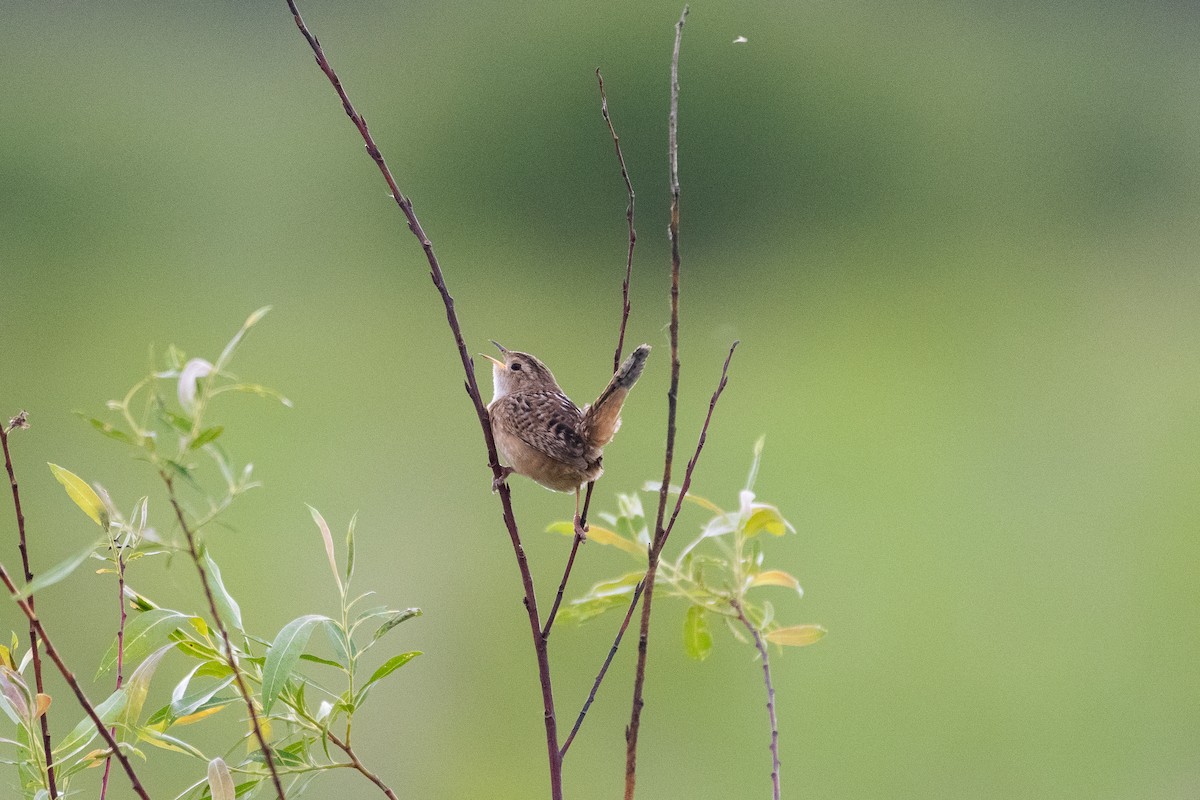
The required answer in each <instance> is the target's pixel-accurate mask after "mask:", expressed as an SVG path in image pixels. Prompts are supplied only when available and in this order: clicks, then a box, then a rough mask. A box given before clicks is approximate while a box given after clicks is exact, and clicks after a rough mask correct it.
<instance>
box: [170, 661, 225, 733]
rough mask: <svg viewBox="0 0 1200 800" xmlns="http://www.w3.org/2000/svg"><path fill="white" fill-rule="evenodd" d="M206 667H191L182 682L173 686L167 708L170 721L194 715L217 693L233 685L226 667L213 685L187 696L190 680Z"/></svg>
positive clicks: (204, 665) (200, 665)
mask: <svg viewBox="0 0 1200 800" xmlns="http://www.w3.org/2000/svg"><path fill="white" fill-rule="evenodd" d="M206 667H207V664H199V665H197V666H195V667H193V668H192V671H191V672H189V673H188V674H187V675H186V676H184V678H183V680H181V681H180V682H179V683H177V684H175V689H174V690H173V691H172V692H171V705H170V706H169V708H170V712H171V719H172V720H174V719H177V718H179V717H186V716H187V715H188V714H193V713H195V712H196V711H198V710H199V709H200V707H201V706H203V705H204V704H205V703H207V702H208V701H209V700H211V699H212V698H213V696H214V695H216V693H217V692H219V691H221V690H222V689H224V688H225V687H226V686H228V685H229V684H231V683H233V674H232V673H231V672H229V668H228V666H226V668H225V670H224V672H225V673H226V674H224V675H223V676H221V677H220V678H219V679H218V680H217V682H216V683H215V684H213V685H212V686H209V687H206V688H204V689H199V690H197V691H194V692H192V693H191V694H188V691H187V690H188V687H189V686H190V685H191V681H192V678H194V677H196V674H197V673H199V672H200V671H201V670H205V668H206ZM206 671H207V670H206Z"/></svg>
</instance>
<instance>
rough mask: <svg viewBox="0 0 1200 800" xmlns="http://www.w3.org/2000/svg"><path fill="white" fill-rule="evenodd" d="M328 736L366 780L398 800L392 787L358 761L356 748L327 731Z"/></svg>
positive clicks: (392, 798)
mask: <svg viewBox="0 0 1200 800" xmlns="http://www.w3.org/2000/svg"><path fill="white" fill-rule="evenodd" d="M326 735H327V736H328V737H329V741H331V742H333V743H334V744H335V745H336V746H337V747H338V749H339V750H341V751H342V752H343V753H345V754H346V758H348V759H350V765H351V766H352V767H354V769H356V770H358V771H359V772H360V773H361V774H362V776H363V777H364V778H366V779H367V780H369V781H370V782H371V783H373V784H375V785H376V786H378V787H379V791H381V792H383V793H384V794H385V795H387V796H388V797H389V798H391V800H398V798H397V797H396V793H395V792H394V791H392V787H390V786H388V785H387V784H386V783H384V782H383V780H382V779H380V777H379V776H378V775H376V774H375V773H374V772H371V770H369V769H367V768H366V766H365V765H364V764H363V763H362V762H361V761H359V760H358V755H357V754H356V753H355V752H354V748H352V747H351V746H350V743H349V742H348V741H342V740H341V739H339V738H338V737H337V735H336V734H335V733H334V732H333V731H327V732H326Z"/></svg>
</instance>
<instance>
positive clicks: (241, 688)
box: [160, 472, 287, 800]
mask: <svg viewBox="0 0 1200 800" xmlns="http://www.w3.org/2000/svg"><path fill="white" fill-rule="evenodd" d="M160 475H161V477H162V479H163V482H164V483H165V484H166V487H167V499H169V500H170V501H171V507H172V508H173V509H175V518H176V519H177V520H178V521H179V527H180V528H181V529H182V530H183V536H184V538H185V539H186V540H187V546H188V555H189V556H191V559H192V564H193V565H195V567H196V572H197V573H198V574H199V576H200V585H201V587H202V588H203V589H204V598H205V600H207V601H208V611H209V614H210V615H211V616H212V620H213V624H215V625H216V626H217V631H218V632H219V633H220V634H221V641H222V642H223V643H224V645H225V663H226V664H228V665H229V669H230V671H231V672H232V673H233V680H234V682H235V683H236V684H237V689H238V694H240V695H241V696H242V700H244V701H245V703H246V711H247V712H248V713H249V715H250V726H251V728H252V729H253V732H254V738H255V739H257V740H258V744H259V747H261V748H262V753H263V761H264V762H265V763H266V765H267V771H268V772H269V773H270V775H271V782H272V783H274V784H275V793H276V795H278V797H279V800H287V797H286V795H285V793H284V791H283V783H282V781H280V779H279V772H278V771H277V770H276V769H275V758H274V756H272V754H271V746H270V745H268V744H267V739H266V736H264V735H263V731H262V723H261V722H260V720H259V718H258V712H257V711H256V710H255V708H254V697H253V695H252V694H251V693H250V689H249V687H247V686H246V680H245V678H244V677H243V676H242V670H241V667H239V666H238V663H237V658H236V657H235V656H234V654H233V642H232V640H231V639H230V638H229V628H228V627H227V626H226V625H225V621H224V620H223V619H222V618H221V612H220V611H218V610H217V599H216V597H214V596H213V591H212V586H211V585H210V584H209V578H208V570H206V569H205V568H204V562H203V561H202V560H201V558H200V549H199V548H198V547H197V545H196V535H195V533H194V532H193V531H192V527H191V525H189V524H188V521H187V517H186V516H185V515H184V513H183V507H182V506H181V505H179V498H178V497H176V495H175V482H174V479H173V478H172V477H171V476H170V475H168V474H167V473H166V472H162V473H160Z"/></svg>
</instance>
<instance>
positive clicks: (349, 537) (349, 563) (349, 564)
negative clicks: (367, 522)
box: [346, 511, 358, 586]
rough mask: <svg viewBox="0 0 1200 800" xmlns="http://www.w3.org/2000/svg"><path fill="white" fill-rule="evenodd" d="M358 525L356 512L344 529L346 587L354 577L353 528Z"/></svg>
mask: <svg viewBox="0 0 1200 800" xmlns="http://www.w3.org/2000/svg"><path fill="white" fill-rule="evenodd" d="M357 524H358V512H357V511H355V512H354V516H352V517H351V518H350V526H349V527H348V528H347V529H346V585H347V586H349V585H350V579H351V578H352V577H354V526H355V525H357Z"/></svg>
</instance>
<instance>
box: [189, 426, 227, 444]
mask: <svg viewBox="0 0 1200 800" xmlns="http://www.w3.org/2000/svg"><path fill="white" fill-rule="evenodd" d="M224 432H225V426H224V425H214V426H212V427H211V428H205V429H204V430H202V431H200V433H199V434H198V435H197V436H196V438H195V439H193V440H192V443H191V444H190V445H188V447H189V448H190V449H192V450H199V449H200V448H201V447H203V446H204V445H206V444H208V443H209V442H211V441H213V440H214V439H216V438H217V437H218V436H220V435H221V434H222V433H224Z"/></svg>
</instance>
